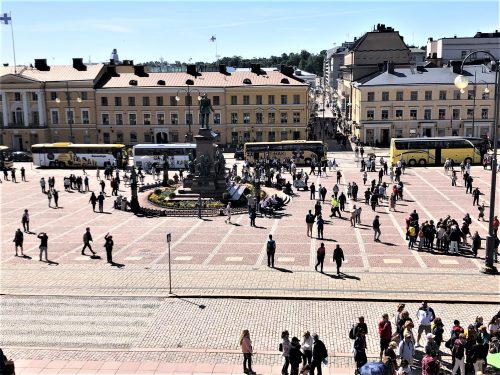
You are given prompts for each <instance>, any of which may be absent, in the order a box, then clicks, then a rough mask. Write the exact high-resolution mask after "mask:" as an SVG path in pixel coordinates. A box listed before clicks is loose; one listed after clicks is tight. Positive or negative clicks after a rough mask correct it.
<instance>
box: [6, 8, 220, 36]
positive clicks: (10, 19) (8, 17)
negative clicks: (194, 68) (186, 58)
mask: <svg viewBox="0 0 500 375" xmlns="http://www.w3.org/2000/svg"><path fill="white" fill-rule="evenodd" d="M10 21H12V18H11V17H10V16H9V15H8V14H7V13H4V14H3V15H2V16H0V22H1V23H3V24H4V25H8V24H9V23H10ZM212 38H213V37H212Z"/></svg>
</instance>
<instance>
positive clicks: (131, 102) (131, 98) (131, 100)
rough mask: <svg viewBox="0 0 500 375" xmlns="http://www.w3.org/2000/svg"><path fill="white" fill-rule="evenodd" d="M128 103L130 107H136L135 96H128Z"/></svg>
mask: <svg viewBox="0 0 500 375" xmlns="http://www.w3.org/2000/svg"><path fill="white" fill-rule="evenodd" d="M128 105H129V107H135V96H129V97H128Z"/></svg>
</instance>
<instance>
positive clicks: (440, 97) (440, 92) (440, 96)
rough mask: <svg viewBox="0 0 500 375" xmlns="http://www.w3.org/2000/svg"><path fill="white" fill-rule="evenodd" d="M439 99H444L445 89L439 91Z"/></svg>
mask: <svg viewBox="0 0 500 375" xmlns="http://www.w3.org/2000/svg"><path fill="white" fill-rule="evenodd" d="M439 100H446V91H445V90H440V91H439Z"/></svg>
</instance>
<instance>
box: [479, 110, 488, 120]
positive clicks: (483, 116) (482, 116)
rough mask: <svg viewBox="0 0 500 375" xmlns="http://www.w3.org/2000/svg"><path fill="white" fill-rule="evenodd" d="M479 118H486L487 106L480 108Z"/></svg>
mask: <svg viewBox="0 0 500 375" xmlns="http://www.w3.org/2000/svg"><path fill="white" fill-rule="evenodd" d="M481 118H482V119H483V120H487V119H488V108H481Z"/></svg>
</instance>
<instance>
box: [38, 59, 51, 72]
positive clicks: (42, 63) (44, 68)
mask: <svg viewBox="0 0 500 375" xmlns="http://www.w3.org/2000/svg"><path fill="white" fill-rule="evenodd" d="M35 69H37V70H39V71H41V72H48V71H49V70H50V66H48V65H47V59H35Z"/></svg>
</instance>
